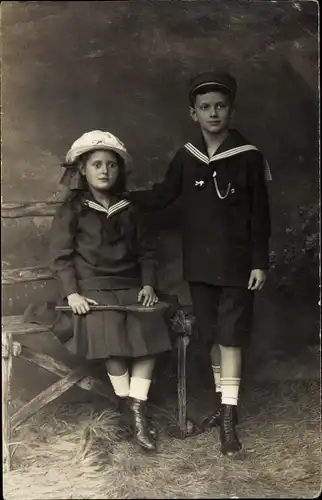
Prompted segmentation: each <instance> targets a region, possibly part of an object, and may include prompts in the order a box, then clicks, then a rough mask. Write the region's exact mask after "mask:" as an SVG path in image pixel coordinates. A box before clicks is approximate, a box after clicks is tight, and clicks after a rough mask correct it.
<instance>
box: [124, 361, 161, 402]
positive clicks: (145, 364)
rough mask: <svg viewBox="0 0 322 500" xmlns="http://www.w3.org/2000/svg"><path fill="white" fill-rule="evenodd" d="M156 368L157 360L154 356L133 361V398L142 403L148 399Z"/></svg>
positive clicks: (130, 394) (131, 392) (131, 393)
mask: <svg viewBox="0 0 322 500" xmlns="http://www.w3.org/2000/svg"><path fill="white" fill-rule="evenodd" d="M154 366H155V358H154V357H153V356H146V357H144V358H137V359H135V360H134V361H133V363H132V376H131V380H130V393H129V396H130V397H131V398H134V399H140V400H141V401H146V400H147V399H148V393H149V389H150V385H151V380H152V374H153V370H154Z"/></svg>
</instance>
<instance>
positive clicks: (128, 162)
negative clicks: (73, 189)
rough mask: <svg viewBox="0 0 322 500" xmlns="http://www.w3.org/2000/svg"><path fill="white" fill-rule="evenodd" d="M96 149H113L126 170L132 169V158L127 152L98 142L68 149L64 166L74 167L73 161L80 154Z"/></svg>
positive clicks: (74, 161) (75, 161) (75, 160)
mask: <svg viewBox="0 0 322 500" xmlns="http://www.w3.org/2000/svg"><path fill="white" fill-rule="evenodd" d="M98 149H104V150H106V151H113V152H114V153H117V154H118V155H119V156H120V157H121V158H122V160H123V161H124V165H125V168H126V171H127V172H129V171H130V170H131V169H132V158H131V156H130V155H129V154H128V153H127V152H125V151H123V150H122V149H119V148H116V147H113V146H105V145H104V144H100V145H99V146H98V145H97V144H93V145H89V146H83V147H79V148H73V149H70V150H69V151H68V153H67V155H66V160H65V163H64V166H65V167H74V166H75V163H77V160H78V159H79V157H80V156H81V155H83V154H84V153H89V152H90V151H95V150H98Z"/></svg>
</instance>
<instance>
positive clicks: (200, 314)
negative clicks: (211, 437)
mask: <svg viewBox="0 0 322 500" xmlns="http://www.w3.org/2000/svg"><path fill="white" fill-rule="evenodd" d="M189 285H190V294H191V299H192V305H193V311H194V315H195V317H196V323H197V328H198V331H199V335H200V336H201V337H202V339H204V340H205V341H207V343H208V342H213V339H215V338H216V328H217V310H218V301H219V297H220V293H221V292H220V291H221V287H215V286H211V285H207V284H205V283H189ZM210 360H211V365H212V372H213V377H214V385H215V394H216V395H214V400H215V404H214V412H213V413H212V414H211V415H210V416H208V417H206V418H205V419H204V421H203V422H202V424H201V427H202V428H204V429H205V428H207V427H213V426H215V425H218V424H219V417H220V405H221V397H220V396H221V392H220V391H221V384H220V364H221V363H220V349H219V346H218V345H217V344H213V346H212V348H211V351H210Z"/></svg>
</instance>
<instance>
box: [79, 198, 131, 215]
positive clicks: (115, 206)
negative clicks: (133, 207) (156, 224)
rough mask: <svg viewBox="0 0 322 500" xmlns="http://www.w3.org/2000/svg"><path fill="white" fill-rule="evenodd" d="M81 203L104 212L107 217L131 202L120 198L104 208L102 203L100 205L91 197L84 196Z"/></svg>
mask: <svg viewBox="0 0 322 500" xmlns="http://www.w3.org/2000/svg"><path fill="white" fill-rule="evenodd" d="M81 203H82V205H83V206H86V207H89V208H91V209H93V210H96V211H97V212H103V213H105V214H106V216H107V218H108V219H109V218H110V217H112V216H113V215H115V214H117V213H119V212H121V211H122V210H124V209H125V208H127V207H128V206H129V205H130V204H131V202H130V201H128V200H120V201H118V202H116V203H114V204H113V205H111V206H110V207H109V208H108V209H106V208H105V207H103V205H101V204H100V203H98V202H97V201H94V200H93V199H92V197H84V198H83V199H82V202H81Z"/></svg>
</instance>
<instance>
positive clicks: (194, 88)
mask: <svg viewBox="0 0 322 500" xmlns="http://www.w3.org/2000/svg"><path fill="white" fill-rule="evenodd" d="M207 88H209V92H211V91H212V90H219V91H225V92H228V93H229V94H230V95H231V97H232V100H234V99H235V96H236V92H237V81H236V79H235V78H234V77H233V76H231V75H230V74H229V73H221V72H217V71H205V72H204V73H199V74H198V75H197V76H195V77H194V78H192V80H191V81H190V85H189V98H190V99H191V98H192V97H193V96H194V95H196V94H197V93H199V91H202V92H204V91H205V90H207Z"/></svg>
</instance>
